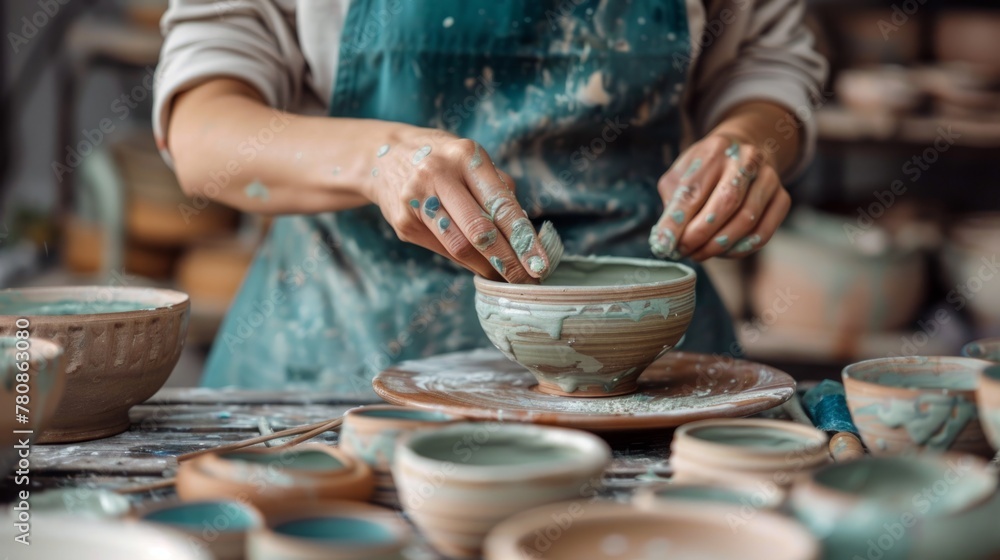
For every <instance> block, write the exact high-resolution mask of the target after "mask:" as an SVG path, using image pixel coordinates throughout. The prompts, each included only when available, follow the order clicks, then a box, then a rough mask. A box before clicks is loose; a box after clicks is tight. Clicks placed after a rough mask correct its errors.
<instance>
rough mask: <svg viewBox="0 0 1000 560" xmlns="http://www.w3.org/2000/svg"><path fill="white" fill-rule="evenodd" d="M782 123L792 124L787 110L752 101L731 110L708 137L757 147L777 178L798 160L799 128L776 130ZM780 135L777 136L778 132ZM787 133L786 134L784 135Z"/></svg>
mask: <svg viewBox="0 0 1000 560" xmlns="http://www.w3.org/2000/svg"><path fill="white" fill-rule="evenodd" d="M782 121H787V122H792V123H796V122H797V120H796V118H795V116H794V115H792V114H791V113H789V112H788V110H787V109H785V108H784V107H782V106H780V105H776V104H774V103H769V102H766V101H752V102H749V103H744V104H742V105H739V106H737V107H735V108H733V110H732V111H730V112H729V113H727V114H726V116H725V118H723V119H722V121H721V122H719V124H718V125H717V126H716V127H715V128H714V129H713V130H712V132H711V133H710V134H722V135H725V136H730V137H734V138H737V139H739V140H740V141H742V142H747V143H750V144H753V145H754V146H757V148H758V149H759V150H760V151H761V152H762V153H763V155H764V157H765V158H766V159H767V161H768V163H770V164H771V166H773V167H774V169H775V171H777V172H778V174H779V175H782V174H784V173H785V172H787V171H788V170H789V169H791V167H792V166H794V165H795V162H797V161H798V159H799V151H800V150H801V142H802V140H801V132H800V128H801V127H799V126H790V127H780V126H779V124H780V123H781V122H782ZM779 129H780V130H782V132H783V134H778V130H779ZM789 131H791V133H790V134H789V133H788V132H789Z"/></svg>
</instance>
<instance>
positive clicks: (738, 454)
mask: <svg viewBox="0 0 1000 560" xmlns="http://www.w3.org/2000/svg"><path fill="white" fill-rule="evenodd" d="M827 445H828V442H827V437H826V434H824V433H823V432H821V431H819V430H817V429H815V428H812V427H810V426H804V425H802V424H796V423H793V422H785V421H780V420H764V419H746V418H732V419H716V420H699V421H697V422H691V423H688V424H684V425H683V426H681V427H680V428H678V429H677V431H675V432H674V440H673V443H672V444H671V454H670V464H671V466H673V469H674V478H673V479H674V481H675V482H678V483H693V484H697V483H701V484H710V485H716V486H727V487H734V488H736V489H737V490H739V489H742V488H746V487H755V486H756V487H760V486H761V485H763V487H765V488H770V487H771V486H774V487H777V488H784V487H787V486H789V485H791V484H792V483H793V482H794V481H795V480H796V479H797V478H799V477H801V476H804V475H805V474H807V473H808V472H810V471H811V470H813V469H815V468H817V467H819V466H822V465H824V464H826V463H828V462H829V461H830V452H829V448H828V446H827Z"/></svg>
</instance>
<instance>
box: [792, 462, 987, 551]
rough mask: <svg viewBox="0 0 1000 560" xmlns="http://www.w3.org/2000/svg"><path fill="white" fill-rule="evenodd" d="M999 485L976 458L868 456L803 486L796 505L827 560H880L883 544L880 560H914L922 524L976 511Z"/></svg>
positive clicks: (823, 472) (822, 471) (825, 471)
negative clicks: (872, 559) (859, 559)
mask: <svg viewBox="0 0 1000 560" xmlns="http://www.w3.org/2000/svg"><path fill="white" fill-rule="evenodd" d="M996 487H997V480H996V478H995V476H993V475H992V474H991V473H990V472H989V470H988V469H987V466H986V461H984V460H982V459H980V458H977V457H974V456H971V455H954V454H948V455H944V456H920V457H866V458H864V459H860V460H857V461H849V462H845V463H835V464H832V465H828V466H827V467H824V468H822V469H820V470H818V471H816V472H815V473H813V475H812V476H811V477H809V478H807V479H805V480H802V481H801V482H800V483H799V484H797V485H796V486H795V488H794V489H793V490H792V495H791V500H790V502H791V507H792V510H793V512H794V513H795V515H796V517H798V518H799V519H800V520H802V522H803V523H804V524H805V525H806V526H807V527H809V529H810V530H811V531H812V532H813V534H815V535H816V536H817V537H819V538H821V539H822V541H823V547H824V552H825V557H826V558H854V556H855V555H858V556H860V557H872V555H871V554H872V553H869V551H868V549H869V547H870V546H871V544H872V543H875V546H876V548H877V550H876V551H875V552H877V553H879V554H878V557H879V558H883V559H884V560H890V559H903V558H910V556H909V553H910V551H911V549H912V548H913V544H912V543H913V539H914V538H915V536H916V535H917V534H918V533H919V532H920V531H919V530H913V527H914V526H915V525H916V524H917V523H918V522H919V521H921V520H923V519H926V518H932V517H934V518H941V517H942V516H947V515H952V514H956V513H958V512H962V511H965V510H967V509H969V508H972V507H974V506H976V505H977V504H980V503H983V502H985V501H986V500H988V499H989V498H990V496H991V495H992V494H993V493H994V492H995V490H996ZM907 516H908V517H907ZM936 522H937V521H935V523H936ZM897 525H898V526H899V529H898V530H897V529H894V527H895V526H897ZM904 526H905V528H904ZM890 531H891V533H890ZM887 533H889V537H891V539H888V538H887V537H884V536H883V535H885V534H887ZM880 538H881V539H882V541H881V542H880V540H879V539H880ZM887 542H888V544H890V545H893V546H888V545H887V544H886V543H887ZM948 557H953V558H967V557H968V556H965V555H963V554H954V555H948Z"/></svg>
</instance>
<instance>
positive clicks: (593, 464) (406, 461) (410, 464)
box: [392, 422, 612, 483]
mask: <svg viewBox="0 0 1000 560" xmlns="http://www.w3.org/2000/svg"><path fill="white" fill-rule="evenodd" d="M486 426H494V427H496V428H497V429H496V430H495V431H494V433H496V432H498V431H499V432H503V433H506V434H509V435H512V436H514V437H522V438H525V439H530V440H533V441H538V440H539V438H551V439H553V440H555V441H557V442H558V443H560V444H562V445H563V446H565V447H567V448H572V449H573V450H574V451H576V453H577V455H576V456H575V457H573V458H572V459H567V460H560V461H553V462H550V463H548V462H547V463H541V464H534V465H469V464H464V463H461V462H459V461H442V460H440V459H432V458H429V457H425V456H423V455H420V454H418V453H417V452H416V451H414V450H413V449H411V446H412V444H413V443H415V442H417V441H420V440H424V439H429V438H433V437H440V436H448V435H451V434H453V433H456V432H457V434H455V435H462V434H469V435H471V434H472V433H473V431H474V430H476V429H478V428H481V427H486ZM487 441H489V440H487ZM473 443H475V440H473ZM395 457H396V459H395V461H394V462H393V467H392V469H393V475H394V476H396V479H397V480H399V478H400V477H398V476H397V475H396V471H397V470H400V471H402V470H407V469H409V470H412V471H415V472H418V473H439V472H441V470H442V469H443V468H444V467H445V466H447V465H449V464H450V465H451V466H452V469H451V472H449V473H448V478H450V479H454V480H461V481H472V482H487V483H495V482H527V481H529V480H531V479H536V478H546V477H557V476H561V475H565V474H567V473H578V472H582V471H602V472H603V471H604V469H606V468H607V466H608V465H609V464H610V463H611V459H612V453H611V447H610V446H609V445H608V444H607V442H605V441H604V440H603V439H601V438H599V437H598V436H596V435H594V434H592V433H590V432H584V431H582V430H574V429H571V428H559V427H555V426H542V425H537V424H501V423H497V422H459V423H453V424H447V425H444V426H442V427H432V428H424V429H420V430H414V431H413V432H412V433H410V434H408V435H405V436H403V437H401V438H400V439H399V441H398V442H397V443H396V453H395Z"/></svg>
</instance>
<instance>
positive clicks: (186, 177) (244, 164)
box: [167, 79, 413, 214]
mask: <svg viewBox="0 0 1000 560" xmlns="http://www.w3.org/2000/svg"><path fill="white" fill-rule="evenodd" d="M412 128H413V127H410V126H409V125H404V124H400V123H391V122H384V121H376V120H361V119H336V118H328V117H307V116H301V115H292V114H289V113H284V112H281V111H277V110H275V109H271V108H269V107H267V106H266V105H265V104H264V102H263V101H262V100H261V99H260V97H259V95H258V94H257V92H256V91H255V90H254V89H253V88H251V87H249V86H247V85H246V84H243V83H242V82H239V81H235V80H228V79H220V80H214V81H212V82H209V83H206V84H203V85H201V86H198V87H196V88H194V89H192V90H190V91H188V92H185V93H184V94H182V95H180V96H178V98H177V100H176V101H175V103H174V108H173V111H172V117H171V119H170V123H169V128H168V136H167V144H168V147H169V150H170V153H171V156H172V157H173V160H174V166H175V169H176V172H177V176H178V179H179V181H180V183H181V186H182V188H183V189H184V191H185V193H187V194H188V195H189V196H203V197H206V198H209V199H211V200H214V201H218V202H220V203H222V204H226V205H229V206H233V207H235V208H238V209H240V210H243V211H247V212H257V213H264V214H287V213H317V212H330V211H337V210H345V209H349V208H356V207H359V206H364V205H366V204H369V203H370V202H371V201H370V197H369V196H368V194H367V193H368V192H370V188H371V186H372V185H371V183H372V179H373V177H372V175H371V171H372V168H373V166H374V164H375V160H376V158H377V151H378V147H379V146H382V145H385V144H388V143H394V141H395V140H396V139H397V138H398V136H399V135H400V134H401V133H403V132H404V129H412ZM256 183H260V184H261V185H263V187H260V186H257V185H256ZM251 185H253V186H251Z"/></svg>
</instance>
